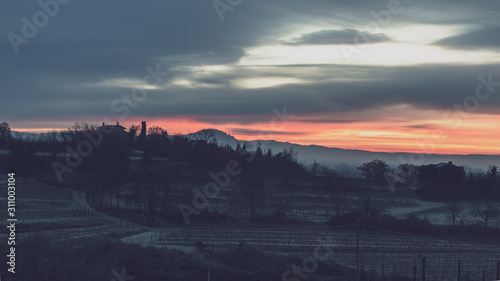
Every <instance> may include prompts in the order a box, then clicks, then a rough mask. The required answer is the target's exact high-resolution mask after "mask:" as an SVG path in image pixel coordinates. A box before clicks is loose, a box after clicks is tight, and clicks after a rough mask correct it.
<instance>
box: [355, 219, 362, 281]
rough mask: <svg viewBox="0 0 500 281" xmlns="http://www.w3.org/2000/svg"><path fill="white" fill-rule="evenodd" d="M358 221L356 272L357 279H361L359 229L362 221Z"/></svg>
mask: <svg viewBox="0 0 500 281" xmlns="http://www.w3.org/2000/svg"><path fill="white" fill-rule="evenodd" d="M356 222H357V223H358V226H357V231H356V272H357V275H358V277H357V279H356V280H357V281H359V229H360V226H361V222H360V221H359V220H358V221H356Z"/></svg>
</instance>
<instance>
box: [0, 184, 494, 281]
mask: <svg viewBox="0 0 500 281" xmlns="http://www.w3.org/2000/svg"><path fill="white" fill-rule="evenodd" d="M0 181H1V182H5V181H6V180H5V177H3V178H0ZM4 190H5V189H4ZM172 194H176V192H172ZM177 194H178V196H179V197H178V198H182V196H185V195H183V193H181V192H178V193H177ZM123 195H124V197H125V196H126V195H127V190H126V189H124V191H123ZM239 195H241V196H242V195H243V193H241V194H239ZM283 195H284V194H280V193H279V192H274V193H271V192H267V193H265V192H262V193H260V196H261V197H260V198H265V200H264V201H260V205H259V212H260V214H263V213H269V212H272V210H273V208H274V207H275V206H273V205H269V206H266V204H276V202H277V201H279V200H282V198H288V199H289V201H288V205H287V208H286V216H287V217H288V218H291V219H292V220H291V221H288V222H286V224H283V225H280V226H276V227H269V226H266V227H264V226H263V225H265V224H260V225H259V224H248V223H247V222H246V220H242V219H239V220H236V219H235V220H234V223H231V224H217V225H215V224H213V225H208V226H203V227H201V226H197V225H191V226H179V225H173V226H171V227H168V228H165V227H162V228H159V227H146V226H142V225H139V224H136V223H133V222H130V221H127V220H122V219H119V218H116V217H113V216H109V215H106V214H105V213H102V212H100V211H97V210H96V209H94V208H92V207H91V205H89V204H88V203H87V198H86V194H85V193H84V192H82V191H80V190H75V189H70V188H63V187H58V186H52V185H48V184H44V183H41V182H37V181H34V180H27V179H23V178H18V179H17V194H16V197H17V198H18V199H17V206H16V208H17V212H16V216H17V218H18V222H17V239H18V241H19V243H20V244H21V245H23V244H26V245H28V244H29V243H31V242H38V243H40V242H44V241H51V242H58V241H72V242H73V243H75V244H77V243H78V241H80V240H82V239H92V237H96V236H108V237H113V238H120V239H121V240H122V241H124V242H126V243H136V244H141V245H143V246H154V247H165V248H176V249H179V250H181V251H184V252H188V253H189V252H193V251H200V250H202V251H207V250H209V251H215V252H217V251H219V250H221V249H227V248H230V247H255V248H258V249H261V250H262V251H267V252H272V253H278V254H280V255H283V256H293V257H297V258H300V259H307V258H313V257H315V253H316V254H318V249H320V250H319V251H320V252H321V253H322V254H325V253H327V252H328V259H327V260H324V261H323V260H322V261H317V264H318V266H319V267H321V264H322V263H334V264H338V265H340V266H344V267H349V268H356V264H357V263H356V261H357V259H356V257H357V253H359V256H358V261H359V266H360V268H361V269H364V270H366V272H369V274H370V276H371V277H376V276H378V277H380V276H381V275H382V274H383V275H384V276H394V274H397V275H403V276H408V277H412V276H413V274H414V271H415V273H416V274H417V275H418V276H420V274H422V269H423V259H424V258H425V263H426V265H425V270H426V276H427V277H428V280H444V279H445V278H446V279H448V280H451V279H453V278H454V277H456V275H457V272H458V264H459V262H460V268H461V269H460V270H461V277H462V278H463V280H481V279H482V278H483V276H484V278H486V280H492V279H494V278H495V277H496V271H497V262H498V261H500V247H499V246H493V245H487V244H480V243H465V242H462V243H459V242H453V241H444V240H436V239H429V238H423V237H417V236H411V235H407V234H402V233H397V232H391V231H386V230H382V229H376V228H370V227H367V226H361V227H359V226H357V225H346V226H335V227H333V226H321V225H320V224H314V223H309V224H307V225H305V224H300V223H296V222H295V223H293V221H296V220H298V219H302V220H306V221H314V222H324V221H326V220H327V219H328V218H329V217H331V216H332V215H334V214H335V212H336V211H335V208H334V207H333V208H332V206H336V205H337V206H342V212H347V211H350V210H355V209H359V208H360V206H362V204H363V202H364V200H366V198H368V197H370V198H371V200H372V203H373V206H376V208H377V209H379V210H386V209H389V212H393V213H395V214H399V215H400V216H404V215H407V214H409V213H416V214H422V213H425V212H428V213H429V212H435V211H439V212H441V213H439V212H437V213H436V214H441V216H442V215H443V213H442V211H443V205H442V204H440V203H430V202H425V201H418V200H415V198H412V197H405V196H401V195H400V194H398V193H382V192H371V193H363V194H360V193H347V192H345V193H337V194H331V195H330V196H329V197H325V196H322V195H321V194H315V193H308V192H292V191H288V192H287V193H285V195H286V196H283ZM5 197H6V193H4V194H0V202H3V203H2V204H4V206H5V205H6V204H5V201H6V198H5ZM236 197H238V196H236ZM229 198H235V195H234V193H231V190H227V191H225V193H222V194H221V196H220V197H218V198H217V199H216V200H214V201H213V202H212V203H211V205H210V207H209V210H212V211H217V208H220V210H226V211H228V214H229V213H230V212H229V210H230V205H229V204H228V203H227V202H228V200H227V199H229ZM280 198H281V199H280ZM173 200H174V201H175V200H177V199H176V197H175V195H174V199H173ZM239 200H242V201H238V202H240V203H241V204H239V207H240V208H241V209H240V210H239V212H238V214H239V215H240V216H241V217H242V218H243V217H245V218H246V217H248V216H249V211H248V205H244V201H243V199H242V197H240V199H239ZM233 203H234V202H233ZM126 206H128V205H127V204H124V207H126ZM233 206H234V204H233ZM122 208H123V207H122ZM129 208H130V210H131V207H130V206H129ZM172 208H175V206H172ZM391 208H392V209H391ZM130 210H129V211H130ZM124 211H126V210H124ZM205 211H206V210H205ZM233 211H234V210H233ZM337 211H338V210H337ZM0 212H2V214H3V215H4V216H6V215H7V214H6V209H5V208H4V209H2V210H1V211H0ZM179 216H180V214H179ZM267 225H268V224H267ZM358 233H359V248H358V247H357V244H356V241H357V236H358ZM3 238H5V236H4V237H3ZM2 243H3V242H2ZM315 251H316V252H315ZM290 266H292V265H290ZM283 270H284V271H285V270H286V268H284V269H283Z"/></svg>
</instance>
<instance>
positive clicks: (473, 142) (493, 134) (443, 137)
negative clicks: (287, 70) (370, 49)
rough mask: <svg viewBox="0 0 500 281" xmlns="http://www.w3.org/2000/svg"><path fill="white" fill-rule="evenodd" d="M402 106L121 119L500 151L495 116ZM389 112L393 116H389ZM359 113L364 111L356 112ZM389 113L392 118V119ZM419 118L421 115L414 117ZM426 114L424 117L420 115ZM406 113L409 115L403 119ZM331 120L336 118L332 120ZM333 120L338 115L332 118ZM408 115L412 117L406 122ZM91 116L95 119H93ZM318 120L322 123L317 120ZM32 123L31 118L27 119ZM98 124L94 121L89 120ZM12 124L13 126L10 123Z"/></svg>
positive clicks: (180, 128)
mask: <svg viewBox="0 0 500 281" xmlns="http://www.w3.org/2000/svg"><path fill="white" fill-rule="evenodd" d="M399 109H401V108H396V109H394V108H392V111H393V112H392V113H388V112H389V111H390V110H389V111H386V112H387V116H382V117H381V118H380V119H374V120H373V121H366V120H362V121H353V120H348V119H346V122H339V121H338V120H337V121H335V122H333V121H332V122H327V121H326V120H322V119H324V117H322V118H318V117H317V116H296V118H295V119H293V120H290V121H288V122H287V123H284V122H280V121H279V120H278V119H276V118H275V119H273V116H272V115H269V116H265V117H267V118H264V117H262V116H261V117H262V118H261V120H266V119H267V120H270V121H268V122H258V123H251V124H242V123H241V122H235V121H226V122H221V121H220V120H240V121H241V120H244V119H245V116H234V117H231V116H220V117H214V116H212V117H211V118H212V119H213V120H215V119H217V120H219V121H218V122H201V121H194V120H193V119H198V120H200V119H203V118H201V117H199V118H193V117H191V118H188V117H170V118H156V119H152V118H149V117H144V118H134V119H135V120H132V119H129V120H127V121H123V122H120V124H121V125H123V126H124V127H127V128H128V127H130V125H132V124H136V125H139V124H140V121H142V120H146V121H147V125H148V127H150V126H160V127H162V128H164V129H166V130H167V131H168V133H169V134H171V135H172V134H177V133H180V134H186V133H193V132H196V131H198V130H201V129H208V128H212V129H218V130H221V131H224V132H226V133H229V134H231V135H232V136H234V137H235V138H237V139H239V140H242V141H245V140H246V141H250V140H258V139H264V140H271V139H273V140H276V141H281V142H290V143H297V144H302V145H312V144H314V145H322V146H327V147H337V148H344V149H358V150H369V151H379V152H411V153H426V154H433V153H434V154H500V147H498V145H497V142H498V139H500V126H499V124H498V122H497V120H498V118H497V116H496V115H487V114H470V115H469V116H467V118H462V117H459V116H458V115H456V116H450V117H448V118H447V119H445V118H443V113H442V112H439V111H425V112H423V111H420V112H419V110H415V109H413V110H410V109H405V115H402V113H401V112H399V113H398V112H397V111H398V110H399ZM391 114H394V115H391ZM358 115H363V113H359V114H358ZM393 116H394V117H393ZM418 116H420V118H417V117H418ZM422 116H425V118H422ZM408 117H411V118H408ZM333 119H335V118H333ZM337 119H338V118H337ZM408 119H411V121H409V120H408ZM96 120H99V119H97V118H96ZM319 121H321V122H319ZM30 123H32V121H31V122H30ZM92 123H98V122H92ZM61 124H64V125H63V126H60V127H58V128H53V129H56V130H59V129H65V128H67V127H68V126H70V125H71V124H72V123H61ZM13 125H14V126H13ZM11 127H12V129H13V130H17V131H28V132H41V131H49V130H52V128H51V129H48V128H47V127H44V128H28V127H26V128H16V127H15V124H11Z"/></svg>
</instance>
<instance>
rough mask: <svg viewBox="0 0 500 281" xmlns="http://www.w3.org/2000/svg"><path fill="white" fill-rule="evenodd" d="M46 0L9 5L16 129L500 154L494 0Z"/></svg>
mask: <svg viewBox="0 0 500 281" xmlns="http://www.w3.org/2000/svg"><path fill="white" fill-rule="evenodd" d="M43 2H47V3H48V2H50V3H51V4H50V5H47V6H46V7H43V5H40V4H39V3H38V1H7V2H5V3H2V4H1V5H2V9H0V16H1V18H2V25H0V30H1V31H2V32H1V34H3V35H4V40H3V41H2V43H1V44H0V62H1V65H2V67H1V68H0V72H1V73H0V85H1V88H0V89H1V90H0V91H1V105H2V106H1V111H0V122H3V121H6V122H7V123H9V124H10V126H11V128H12V129H13V130H18V131H33V132H39V131H47V130H52V129H55V130H59V129H65V128H67V127H69V126H70V125H71V124H72V123H74V122H76V121H85V122H90V123H101V122H103V121H104V120H105V121H107V122H109V123H114V122H120V124H122V125H124V126H125V127H129V126H130V125H132V124H136V125H137V124H139V123H140V122H141V121H143V120H145V121H147V123H148V125H149V126H154V125H156V126H161V127H163V128H165V129H166V130H167V131H168V132H169V133H170V134H174V133H188V132H195V131H197V130H200V129H204V128H215V129H219V130H222V131H225V132H227V133H229V134H231V135H233V136H235V137H236V138H238V139H241V140H254V139H274V140H278V141H287V142H291V143H299V144H317V145H323V146H328V147H339V148H349V149H360V150H361V149H362V150H371V151H389V152H425V153H442V154H500V145H498V143H499V141H498V140H499V139H500V1H498V0H496V1H470V0H468V1H465V0H453V1H452V0H444V1H429V0H413V1H411V0H401V1H396V0H383V1H381V0H370V1H344V0H342V1H340V0H339V1H333V0H330V1H326V0H312V1H304V0H287V1H279V0H275V1H272V0H270V1H256V0H241V1H240V2H241V3H239V5H236V4H238V1H236V0H232V1H227V0H217V1H215V2H213V1H212V0H168V1H153V0H146V1H128V0H127V1H117V0H114V1H96V0H88V1H68V0H65V1H63V0H58V2H56V0H52V1H48V0H42V3H43ZM66 2H67V3H66ZM54 3H55V4H54ZM62 3H66V4H62ZM230 3H232V4H235V5H233V6H231V4H230ZM44 15H45V17H44Z"/></svg>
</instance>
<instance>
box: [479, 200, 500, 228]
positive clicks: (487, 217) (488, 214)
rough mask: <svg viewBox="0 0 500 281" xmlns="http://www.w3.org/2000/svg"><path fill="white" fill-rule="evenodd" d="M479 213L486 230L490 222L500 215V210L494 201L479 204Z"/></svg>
mask: <svg viewBox="0 0 500 281" xmlns="http://www.w3.org/2000/svg"><path fill="white" fill-rule="evenodd" d="M476 211H477V214H478V215H479V217H480V218H481V219H482V220H483V222H484V230H486V229H487V228H488V223H489V222H491V221H492V220H495V219H496V217H498V215H500V210H499V209H498V207H497V206H495V205H494V204H493V203H483V204H480V203H478V204H477V207H476Z"/></svg>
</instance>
